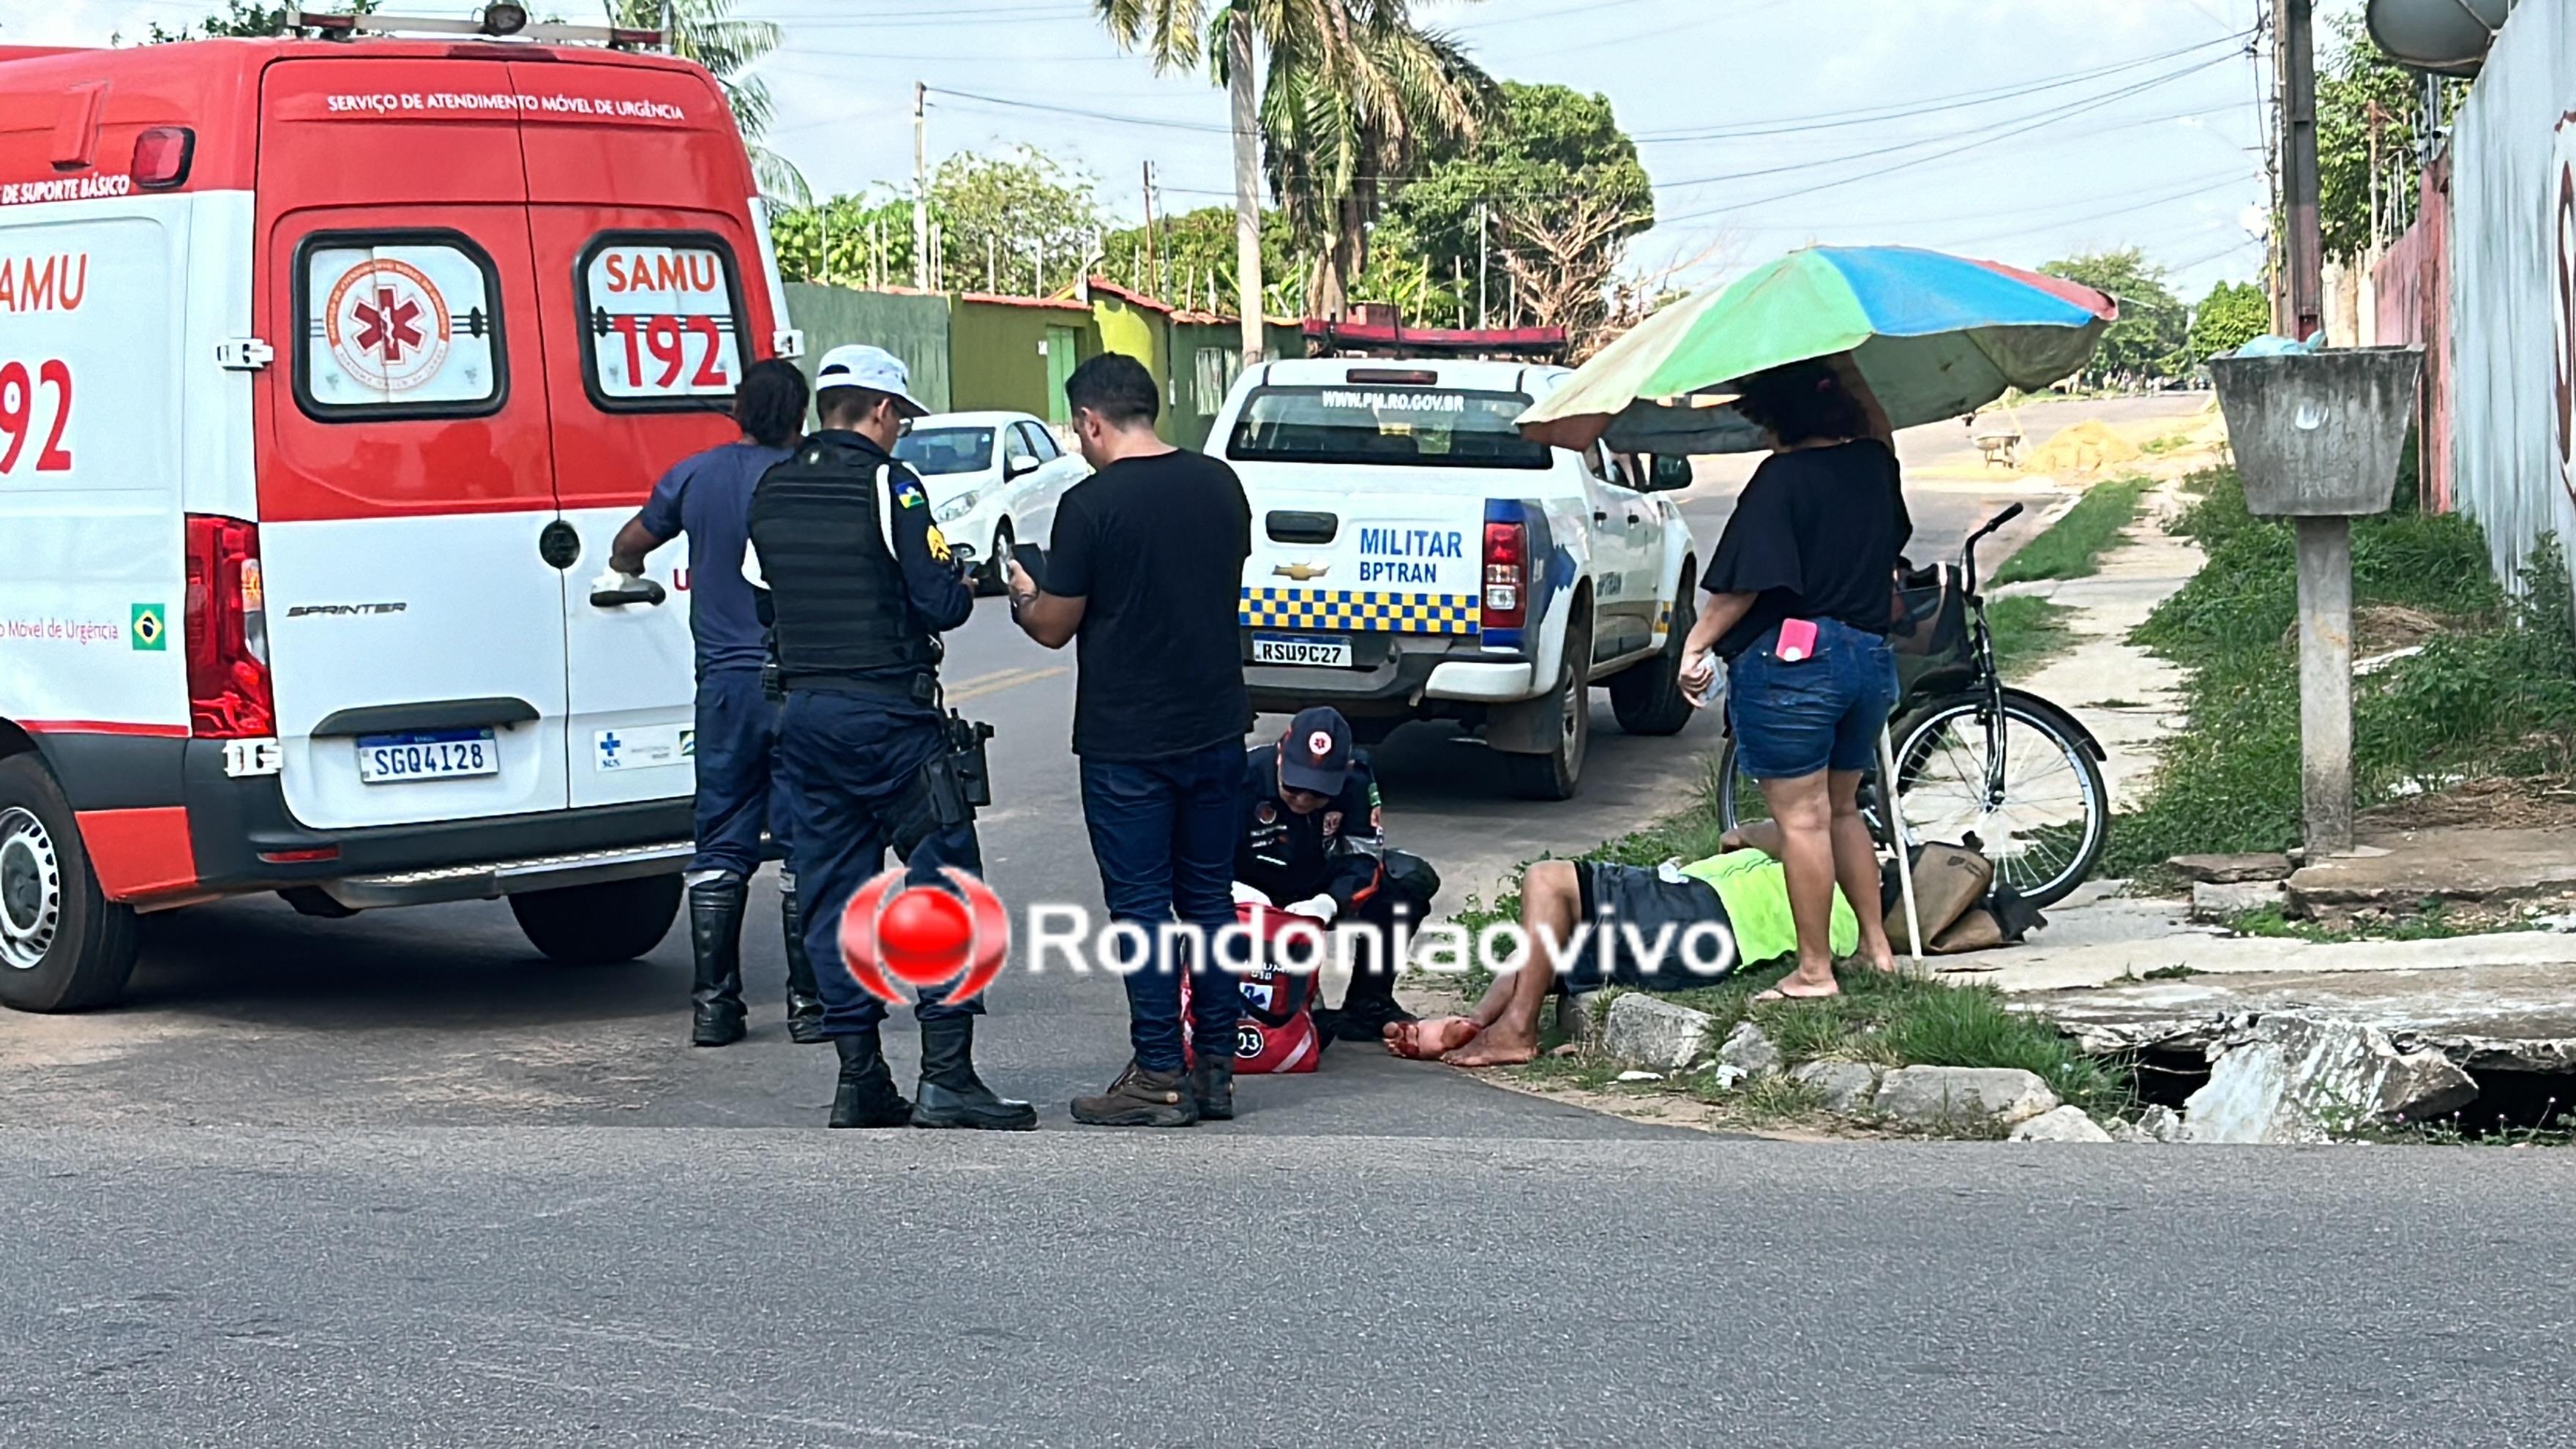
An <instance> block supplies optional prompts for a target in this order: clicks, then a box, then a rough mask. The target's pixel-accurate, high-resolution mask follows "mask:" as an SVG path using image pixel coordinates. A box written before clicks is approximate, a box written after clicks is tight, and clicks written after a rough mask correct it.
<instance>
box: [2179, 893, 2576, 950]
mask: <svg viewBox="0 0 2576 1449" xmlns="http://www.w3.org/2000/svg"><path fill="white" fill-rule="evenodd" d="M2227 928H2228V929H2229V930H2231V931H2234V932H2235V933H2236V934H2237V935H2240V936H2272V937H2278V938H2280V939H2283V940H2292V941H2319V942H2328V943H2331V942H2337V941H2446V940H2449V939H2451V938H2452V937H2454V936H2483V935H2488V934H2491V933H2493V932H2497V931H2517V930H2520V931H2528V930H2537V929H2539V926H2538V925H2537V924H2536V923H2534V922H2530V921H2517V920H2514V919H2512V918H2510V917H2507V918H2503V919H2498V918H2496V917H2493V916H2486V915H2472V916H2470V917H2468V918H2466V919H2462V918H2460V917H2458V916H2455V915H2454V914H2453V913H2452V910H2451V908H2450V906H2449V905H2447V904H2446V903H2444V902H2441V901H2429V902H2426V903H2425V904H2424V906H2423V907H2422V908H2421V909H2419V910H2416V911H2413V912H2410V913H2408V914H2406V915H2401V916H2391V917H2385V918H2354V919H2351V920H2342V921H2331V922H2330V921H2304V920H2299V921H2294V920H2292V919H2290V918H2289V917H2288V916H2286V915H2283V914H2282V912H2281V908H2280V907H2279V906H2265V907H2263V908H2262V909H2261V910H2256V911H2245V912H2242V913H2240V914H2238V915H2236V916H2233V917H2230V918H2229V920H2228V922H2227Z"/></svg>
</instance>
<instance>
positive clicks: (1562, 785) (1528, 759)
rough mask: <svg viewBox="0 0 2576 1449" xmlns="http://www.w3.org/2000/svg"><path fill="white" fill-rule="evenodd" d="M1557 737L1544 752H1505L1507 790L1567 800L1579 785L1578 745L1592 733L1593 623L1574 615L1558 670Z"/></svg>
mask: <svg viewBox="0 0 2576 1449" xmlns="http://www.w3.org/2000/svg"><path fill="white" fill-rule="evenodd" d="M1548 697H1549V698H1550V699H1552V700H1554V701H1555V703H1556V742H1555V743H1554V744H1553V745H1551V746H1550V747H1549V748H1548V749H1547V751H1546V752H1545V753H1543V754H1535V755H1505V756H1503V769H1504V771H1505V772H1506V774H1507V775H1508V777H1509V778H1510V780H1511V785H1512V793H1513V794H1515V795H1518V796H1520V797H1521V798H1522V799H1524V800H1571V799H1573V798H1574V792H1575V791H1576V790H1577V789H1579V788H1581V787H1582V784H1583V750H1584V746H1585V745H1586V744H1587V743H1589V742H1590V740H1591V738H1592V625H1591V621H1590V620H1588V619H1580V618H1578V619H1577V620H1576V621H1575V622H1574V624H1573V625H1572V626H1570V627H1569V628H1567V629H1566V631H1565V663H1564V664H1563V666H1561V667H1560V668H1559V669H1558V670H1557V680H1556V690H1555V692H1554V693H1552V694H1551V695H1549V696H1548Z"/></svg>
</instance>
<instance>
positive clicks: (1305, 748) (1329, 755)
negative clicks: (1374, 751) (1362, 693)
mask: <svg viewBox="0 0 2576 1449" xmlns="http://www.w3.org/2000/svg"><path fill="white" fill-rule="evenodd" d="M1350 777H1351V722H1350V721H1349V720H1346V719H1344V718H1342V712H1341V711H1340V710H1337V709H1334V708H1332V707H1330V706H1329V705H1320V704H1319V705H1317V706H1315V707H1314V708H1313V709H1306V710H1299V711H1298V712H1297V717H1296V718H1295V719H1292V720H1290V721H1288V733H1286V734H1284V735H1282V736H1280V737H1279V783H1280V784H1282V785H1285V786H1287V787H1288V788H1289V789H1291V790H1311V791H1313V792H1314V793H1315V794H1318V795H1338V794H1340V793H1341V792H1342V785H1343V784H1344V782H1346V781H1348V780H1349V779H1350Z"/></svg>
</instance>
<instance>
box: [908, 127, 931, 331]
mask: <svg viewBox="0 0 2576 1449" xmlns="http://www.w3.org/2000/svg"><path fill="white" fill-rule="evenodd" d="M912 285H913V286H914V287H915V288H916V289H918V290H920V291H924V292H927V291H929V290H930V87H928V86H926V85H923V84H922V83H921V82H919V81H914V82H913V83H912Z"/></svg>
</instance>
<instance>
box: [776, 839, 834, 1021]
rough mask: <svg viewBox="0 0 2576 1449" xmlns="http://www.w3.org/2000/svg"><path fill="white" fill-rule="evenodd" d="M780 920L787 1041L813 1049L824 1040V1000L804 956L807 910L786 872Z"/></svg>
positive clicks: (780, 891)
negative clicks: (784, 946)
mask: <svg viewBox="0 0 2576 1449" xmlns="http://www.w3.org/2000/svg"><path fill="white" fill-rule="evenodd" d="M778 919H779V920H780V921H781V922H782V923H784V924H785V925H786V927H787V1039H788V1040H789V1041H792V1042H796V1043H799V1044H800V1045H804V1046H812V1045H813V1044H814V1043H816V1042H819V1041H821V1040H822V1039H823V998H822V996H821V995H820V994H818V993H817V992H816V991H815V989H814V958H813V957H811V956H809V955H807V954H805V908H804V907H803V906H801V905H799V904H797V900H796V878H795V877H794V876H790V875H786V874H783V873H782V874H781V875H780V876H779V877H778Z"/></svg>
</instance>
